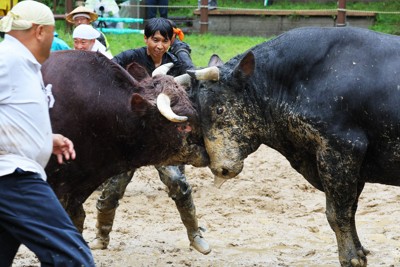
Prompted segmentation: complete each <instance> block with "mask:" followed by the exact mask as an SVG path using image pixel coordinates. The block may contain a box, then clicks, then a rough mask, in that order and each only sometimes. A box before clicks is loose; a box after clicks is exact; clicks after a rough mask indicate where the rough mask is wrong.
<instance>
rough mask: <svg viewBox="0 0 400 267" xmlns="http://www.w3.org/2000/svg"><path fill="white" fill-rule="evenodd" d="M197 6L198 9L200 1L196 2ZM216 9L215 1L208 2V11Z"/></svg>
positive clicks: (209, 0)
mask: <svg viewBox="0 0 400 267" xmlns="http://www.w3.org/2000/svg"><path fill="white" fill-rule="evenodd" d="M197 4H198V6H199V8H200V6H201V0H197ZM213 9H217V0H208V10H213Z"/></svg>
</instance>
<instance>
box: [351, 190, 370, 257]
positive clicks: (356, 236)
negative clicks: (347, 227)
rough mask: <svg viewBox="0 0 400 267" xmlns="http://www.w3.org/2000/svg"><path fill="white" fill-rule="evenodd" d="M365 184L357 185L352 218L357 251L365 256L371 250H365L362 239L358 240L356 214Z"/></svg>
mask: <svg viewBox="0 0 400 267" xmlns="http://www.w3.org/2000/svg"><path fill="white" fill-rule="evenodd" d="M364 186H365V183H358V185H357V199H356V201H355V203H354V205H353V207H352V217H351V227H352V228H353V230H352V233H353V241H354V244H355V245H356V248H357V251H359V253H360V252H362V253H363V254H364V255H365V256H367V255H368V254H369V250H368V249H366V248H364V247H363V246H362V245H361V242H360V239H359V238H358V235H357V228H356V212H357V208H358V199H359V198H360V195H361V192H362V190H363V189H364Z"/></svg>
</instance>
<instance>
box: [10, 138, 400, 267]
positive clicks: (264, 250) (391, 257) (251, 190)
mask: <svg viewBox="0 0 400 267" xmlns="http://www.w3.org/2000/svg"><path fill="white" fill-rule="evenodd" d="M186 170H187V171H186V174H187V178H188V180H189V182H190V184H191V185H192V187H193V192H194V193H193V196H194V201H195V204H196V208H197V215H198V218H199V222H200V225H201V226H203V227H204V228H206V229H207V231H206V232H205V233H204V236H205V238H206V239H207V240H208V242H209V244H210V245H211V246H212V249H213V250H212V252H211V253H210V254H209V255H202V254H200V253H198V252H197V251H195V250H193V249H191V248H190V247H189V241H188V239H187V236H186V230H185V228H184V227H183V225H182V223H181V221H180V218H179V214H178V211H177V210H176V207H175V204H174V202H173V201H172V200H171V199H169V198H168V195H167V193H166V192H165V187H164V185H163V184H162V182H161V181H160V180H159V178H158V175H157V172H156V170H155V169H154V168H153V167H144V168H141V169H140V170H139V171H137V172H136V173H135V176H134V177H133V179H132V182H131V183H130V184H129V186H128V188H127V191H126V194H125V197H124V198H123V199H122V201H121V203H120V207H119V209H118V211H117V216H116V220H115V223H114V229H113V232H112V233H111V241H110V245H109V249H107V250H101V251H98V250H97V251H93V255H94V258H95V261H96V265H97V266H101V267H130V266H134V267H136V266H171V267H172V266H176V267H178V266H199V267H200V266H201V267H205V266H213V267H214V266H229V267H231V266H232V267H235V266H290V267H293V266H307V267H309V266H325V267H329V266H339V262H338V257H337V245H336V240H335V237H334V234H333V232H332V230H331V229H330V227H329V225H328V222H327V220H326V217H325V213H324V212H325V205H324V203H325V197H324V194H323V193H321V192H319V191H317V190H316V189H314V188H313V187H312V186H311V185H310V184H308V183H307V181H306V180H305V179H304V178H302V177H301V176H300V175H299V174H298V173H296V172H295V171H294V170H293V169H292V168H291V167H290V165H289V163H288V162H287V161H286V159H285V158H284V157H282V156H281V155H280V154H278V153H277V152H276V151H274V150H272V149H269V148H267V147H265V146H262V147H260V148H259V150H258V151H256V152H255V153H253V154H252V155H250V156H249V157H248V158H247V159H246V161H245V168H244V170H243V172H242V173H241V174H240V175H239V176H238V177H237V178H235V179H232V180H230V181H228V182H226V183H225V184H224V185H223V186H222V188H221V189H217V188H215V187H214V186H213V176H212V174H211V172H210V170H209V169H208V168H194V167H191V166H188V167H187V169H186ZM98 195H99V192H95V193H94V194H93V195H92V196H91V197H90V199H88V201H87V202H86V203H85V210H86V213H87V219H86V222H85V230H84V233H83V235H84V237H85V239H86V240H87V241H90V240H92V239H93V238H94V235H95V216H96V212H95V203H96V199H97V196H98ZM399 200H400V188H398V187H390V186H383V185H377V184H368V185H367V186H366V188H365V189H364V192H363V194H362V196H361V199H360V202H359V211H358V213H357V227H358V233H359V236H360V238H361V241H362V242H363V245H364V246H365V247H366V248H367V249H369V250H371V254H370V255H369V257H368V265H369V266H385V267H388V266H400V228H399V225H400V207H399ZM39 265H40V264H39V263H38V261H37V260H36V258H35V256H34V255H33V254H32V253H31V252H30V251H29V250H27V249H26V248H25V247H21V248H20V251H19V252H18V255H17V257H16V259H15V261H14V264H13V266H39Z"/></svg>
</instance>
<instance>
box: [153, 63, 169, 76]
mask: <svg viewBox="0 0 400 267" xmlns="http://www.w3.org/2000/svg"><path fill="white" fill-rule="evenodd" d="M173 66H174V63H172V62H170V63H166V64H164V65H161V66H160V67H158V68H156V69H155V70H153V72H152V73H151V76H152V77H154V76H156V75H158V74H162V75H167V72H168V71H169V70H170V69H171V68H172V67H173Z"/></svg>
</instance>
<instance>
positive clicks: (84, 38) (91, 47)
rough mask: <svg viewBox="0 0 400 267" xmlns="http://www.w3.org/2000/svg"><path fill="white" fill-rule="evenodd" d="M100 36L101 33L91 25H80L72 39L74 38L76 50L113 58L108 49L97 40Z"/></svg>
mask: <svg viewBox="0 0 400 267" xmlns="http://www.w3.org/2000/svg"><path fill="white" fill-rule="evenodd" d="M99 36H100V32H99V31H97V30H96V29H94V28H93V27H92V26H90V25H86V24H81V25H78V26H77V27H76V28H75V29H74V31H73V33H72V38H74V49H75V50H86V51H95V52H97V51H98V52H100V53H102V54H103V55H105V56H106V57H108V58H112V57H113V56H112V55H111V53H110V52H109V51H107V49H106V47H105V46H104V45H103V44H102V43H100V42H99V41H98V40H97V38H98V37H99Z"/></svg>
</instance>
